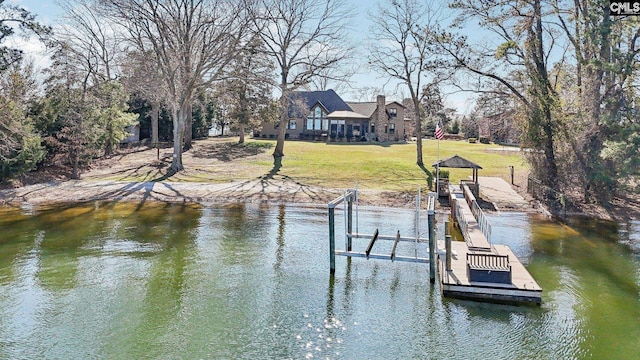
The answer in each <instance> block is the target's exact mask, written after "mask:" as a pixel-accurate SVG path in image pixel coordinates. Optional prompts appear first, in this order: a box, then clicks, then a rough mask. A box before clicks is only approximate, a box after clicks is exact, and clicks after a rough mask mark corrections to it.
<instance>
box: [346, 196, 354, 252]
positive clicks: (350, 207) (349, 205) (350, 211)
mask: <svg viewBox="0 0 640 360" xmlns="http://www.w3.org/2000/svg"><path fill="white" fill-rule="evenodd" d="M347 233H349V234H352V233H353V193H350V194H349V195H348V200H347ZM351 239H352V238H351V236H347V251H351Z"/></svg>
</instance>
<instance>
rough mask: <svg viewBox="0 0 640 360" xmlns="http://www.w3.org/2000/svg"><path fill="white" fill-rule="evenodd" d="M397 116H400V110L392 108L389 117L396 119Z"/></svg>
mask: <svg viewBox="0 0 640 360" xmlns="http://www.w3.org/2000/svg"><path fill="white" fill-rule="evenodd" d="M396 116H398V109H396V108H390V109H389V117H396Z"/></svg>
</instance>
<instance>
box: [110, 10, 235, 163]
mask: <svg viewBox="0 0 640 360" xmlns="http://www.w3.org/2000/svg"><path fill="white" fill-rule="evenodd" d="M100 1H101V2H102V4H103V5H104V6H105V8H106V9H107V10H108V11H109V13H110V14H111V15H112V16H113V17H114V18H115V19H117V20H118V21H119V22H120V24H121V25H123V26H124V27H125V28H126V29H127V31H128V33H129V35H130V38H131V40H132V41H133V43H134V44H135V46H136V47H137V49H138V50H139V51H141V52H142V53H147V52H149V53H151V54H153V59H152V60H153V61H154V62H155V66H156V67H157V68H158V69H159V70H160V74H161V77H162V80H163V81H164V83H165V86H166V90H167V95H168V96H167V105H168V106H169V108H170V109H171V114H172V117H173V159H172V163H171V167H170V169H169V171H170V172H177V171H180V170H182V169H184V166H183V164H182V151H183V144H184V143H183V141H184V137H185V126H186V123H187V118H188V117H189V113H190V111H191V110H190V109H191V102H192V99H193V96H194V95H195V93H197V91H198V90H200V89H203V88H206V87H207V86H209V85H210V84H211V83H212V82H214V81H216V80H218V79H219V78H220V74H221V72H222V70H223V67H224V66H225V65H226V64H227V63H229V61H231V59H232V58H233V54H234V51H235V50H236V46H237V43H238V40H239V38H240V37H241V34H240V31H241V29H242V26H241V24H243V21H242V16H241V7H240V6H239V4H237V3H236V2H234V1H230V0H229V1H228V0H216V1H202V0H100Z"/></svg>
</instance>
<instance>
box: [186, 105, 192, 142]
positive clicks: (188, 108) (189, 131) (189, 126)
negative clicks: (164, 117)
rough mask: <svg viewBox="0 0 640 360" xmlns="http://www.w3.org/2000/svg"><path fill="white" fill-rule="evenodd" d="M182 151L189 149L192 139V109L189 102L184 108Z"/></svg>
mask: <svg viewBox="0 0 640 360" xmlns="http://www.w3.org/2000/svg"><path fill="white" fill-rule="evenodd" d="M184 109H185V110H184V117H185V122H184V151H187V150H189V149H191V146H192V143H191V140H192V139H193V111H192V110H193V109H192V105H191V102H189V103H188V104H186V105H185V106H184Z"/></svg>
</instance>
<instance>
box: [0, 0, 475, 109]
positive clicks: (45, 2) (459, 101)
mask: <svg viewBox="0 0 640 360" xmlns="http://www.w3.org/2000/svg"><path fill="white" fill-rule="evenodd" d="M6 2H7V3H9V4H14V5H19V6H22V7H24V8H25V9H27V10H29V11H30V12H32V13H34V14H36V15H37V17H36V19H37V20H38V21H40V22H42V23H44V24H47V25H51V26H55V25H56V23H57V22H58V21H59V19H60V17H61V15H62V10H61V8H60V6H59V5H58V4H57V2H56V1H55V0H6ZM349 4H350V6H352V7H353V10H354V16H353V18H352V19H351V21H350V22H349V23H350V25H351V27H352V30H351V39H350V40H351V41H352V42H353V43H356V44H362V45H366V44H367V42H368V41H369V40H368V39H367V33H368V31H369V28H370V26H371V21H370V20H369V13H370V12H372V11H375V1H372V0H350V1H349ZM9 44H10V45H15V46H19V47H20V48H22V49H23V50H25V52H26V53H28V54H32V55H31V57H32V58H33V59H34V61H35V63H36V67H39V68H40V69H42V68H45V67H46V66H47V65H48V63H49V60H48V55H46V54H45V52H44V50H45V49H44V46H43V45H42V44H40V43H38V42H37V41H28V40H25V39H22V38H19V37H14V39H12V40H11V42H9ZM359 53H360V57H362V58H364V57H366V48H364V46H362V47H361V48H360V49H359ZM363 60H365V59H363ZM364 63H366V61H364ZM350 84H351V88H352V89H342V90H341V91H340V93H339V95H340V96H341V97H342V98H344V100H347V101H349V100H352V101H353V100H356V101H358V100H364V99H361V98H360V95H359V91H358V90H359V89H362V88H378V89H381V91H380V92H381V94H382V95H385V96H386V97H387V100H397V101H401V100H402V98H403V97H408V93H409V92H408V89H407V87H406V85H403V84H399V82H398V81H397V80H393V79H390V78H389V77H388V76H385V75H384V74H381V73H379V72H377V71H374V70H373V69H370V68H369V67H367V66H359V67H358V73H357V74H355V75H354V76H353V77H352V78H351V79H350ZM444 92H445V106H447V107H450V108H454V109H456V111H457V112H458V113H459V114H468V113H469V112H471V110H472V108H473V104H474V102H473V99H474V96H472V95H470V94H468V93H453V92H452V91H447V89H444ZM447 92H449V94H447ZM376 95H377V94H376ZM371 96H373V94H371ZM367 100H373V99H367Z"/></svg>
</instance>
